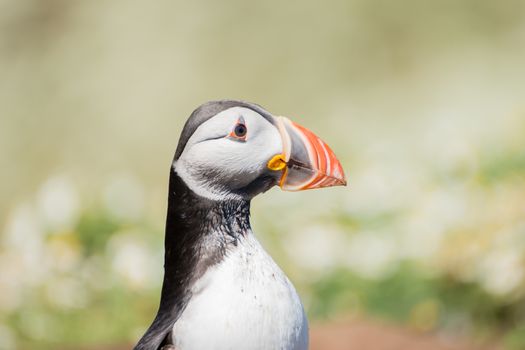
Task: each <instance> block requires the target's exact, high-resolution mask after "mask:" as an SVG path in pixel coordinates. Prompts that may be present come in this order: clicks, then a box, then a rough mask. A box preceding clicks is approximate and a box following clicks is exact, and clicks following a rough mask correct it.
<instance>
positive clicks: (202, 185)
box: [173, 100, 346, 200]
mask: <svg viewBox="0 0 525 350" xmlns="http://www.w3.org/2000/svg"><path fill="white" fill-rule="evenodd" d="M173 170H174V172H175V173H176V174H177V175H178V176H179V177H180V178H181V179H182V180H183V181H184V183H185V184H186V185H187V186H188V187H189V188H190V189H191V190H192V191H193V192H195V193H196V194H197V195H200V196H203V197H206V198H208V199H212V200H222V199H228V198H231V199H244V200H250V199H251V198H253V197H254V196H255V195H257V194H259V193H261V192H265V191H267V190H268V189H270V188H271V187H273V186H274V185H279V186H280V187H281V188H282V189H283V190H287V191H300V190H306V189H313V188H321V187H329V186H338V185H346V179H345V175H344V172H343V168H342V166H341V164H340V162H339V161H338V160H337V158H336V157H335V154H334V153H333V151H332V150H331V149H330V147H328V145H327V144H326V143H324V142H323V141H321V139H319V138H318V137H317V136H316V135H315V134H314V133H312V132H311V131H310V130H308V129H306V128H304V127H302V126H300V125H299V124H296V123H294V122H292V121H291V120H289V119H288V118H286V117H276V116H273V115H272V114H270V113H269V112H268V111H266V110H265V109H263V108H262V107H260V106H259V105H256V104H253V103H248V102H244V101H234V100H221V101H211V102H207V103H205V104H203V105H201V106H200V107H198V108H197V109H196V110H195V111H194V112H193V113H192V114H191V116H190V117H189V119H188V121H187V122H186V124H185V126H184V128H183V130H182V134H181V136H180V139H179V144H178V146H177V151H176V152H175V158H174V162H173Z"/></svg>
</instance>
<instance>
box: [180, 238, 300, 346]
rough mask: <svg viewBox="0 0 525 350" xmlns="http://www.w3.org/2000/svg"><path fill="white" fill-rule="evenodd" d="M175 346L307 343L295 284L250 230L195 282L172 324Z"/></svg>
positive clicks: (294, 344)
mask: <svg viewBox="0 0 525 350" xmlns="http://www.w3.org/2000/svg"><path fill="white" fill-rule="evenodd" d="M172 339H173V342H174V344H175V348H176V349H178V350H179V349H180V350H188V349H210V350H211V349H217V350H222V349H246V350H251V349H253V350H255V349H261V350H262V349H283V350H303V349H307V348H308V325H307V321H306V317H305V314H304V310H303V307H302V304H301V301H300V299H299V297H298V295H297V293H296V291H295V288H294V287H293V285H292V284H291V283H290V281H289V280H288V278H287V277H286V276H285V275H284V273H283V272H282V271H281V269H280V268H279V267H278V266H277V264H275V262H274V261H273V260H272V259H271V257H270V256H269V255H268V254H267V253H266V252H265V251H264V249H263V248H262V247H261V245H260V244H259V242H258V241H257V240H256V239H255V236H254V235H253V233H251V232H248V233H247V234H246V236H245V237H243V239H241V240H240V241H239V243H238V244H237V245H236V246H234V247H232V248H231V249H229V251H228V252H227V253H226V255H225V256H224V258H223V260H222V261H221V262H220V263H219V264H217V265H215V266H213V267H210V268H209V269H208V271H206V272H205V274H204V275H203V276H202V277H201V278H200V279H199V280H198V281H197V282H195V284H194V286H193V288H192V297H191V299H190V300H189V302H188V304H187V306H186V308H185V309H184V311H183V313H182V314H181V316H180V318H179V319H178V320H177V322H176V323H175V325H174V327H173V332H172Z"/></svg>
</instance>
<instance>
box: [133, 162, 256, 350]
mask: <svg viewBox="0 0 525 350" xmlns="http://www.w3.org/2000/svg"><path fill="white" fill-rule="evenodd" d="M249 219H250V202H249V201H248V200H233V199H228V200H221V201H215V200H210V199H207V198H203V197H200V196H198V195H197V194H195V193H194V192H193V191H192V190H191V189H190V188H188V186H187V185H186V184H185V183H184V181H182V179H181V178H180V177H179V176H178V175H177V174H176V173H175V172H174V171H173V170H171V173H170V183H169V196H168V213H167V219H166V236H165V243H164V244H165V256H164V282H163V285H162V295H161V300H160V306H159V311H158V313H157V316H156V318H155V320H154V321H153V324H152V325H151V326H150V328H149V329H148V331H147V332H146V334H145V335H144V336H143V337H142V339H141V340H140V342H139V343H138V344H137V346H136V347H135V349H136V350H145V349H148V350H149V349H156V348H157V347H156V346H158V345H160V344H161V343H163V342H165V341H166V340H165V338H166V336H167V335H168V334H169V333H170V330H171V328H172V327H173V324H174V323H175V321H176V320H177V319H178V318H179V316H180V314H181V313H182V311H183V310H184V308H185V307H186V304H187V303H188V300H189V299H190V298H191V287H192V285H193V283H194V282H195V281H196V280H197V279H198V278H199V277H201V276H202V275H203V274H204V273H205V272H206V270H207V269H208V268H209V267H210V266H213V265H216V264H218V263H219V262H221V260H222V259H223V257H224V255H225V254H226V253H227V251H228V250H229V249H232V248H233V247H235V246H236V245H237V244H238V243H239V241H240V240H241V239H243V237H244V236H245V235H246V234H247V233H248V232H249V231H250V220H249ZM168 341H169V339H168ZM152 345H153V346H155V347H153V346H152Z"/></svg>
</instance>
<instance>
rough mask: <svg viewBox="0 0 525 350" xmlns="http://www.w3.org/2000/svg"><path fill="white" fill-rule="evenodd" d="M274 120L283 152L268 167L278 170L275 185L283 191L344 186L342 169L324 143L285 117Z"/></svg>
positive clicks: (344, 179)
mask: <svg viewBox="0 0 525 350" xmlns="http://www.w3.org/2000/svg"><path fill="white" fill-rule="evenodd" d="M276 119H277V125H278V127H279V131H280V133H281V138H282V142H283V153H282V154H280V155H276V156H275V157H274V158H272V160H270V162H269V163H268V167H269V168H270V169H272V170H280V171H282V175H281V179H280V181H279V186H280V187H281V188H282V189H283V190H285V191H301V190H308V189H314V188H322V187H331V186H346V178H345V174H344V171H343V167H342V166H341V163H340V162H339V160H338V159H337V157H336V156H335V154H334V152H333V151H332V149H331V148H330V147H329V146H328V145H327V144H326V143H325V142H324V141H322V140H321V139H320V138H319V137H317V136H316V135H315V134H314V133H313V132H311V131H310V130H308V129H306V128H305V127H303V126H301V125H299V124H297V123H294V122H292V121H291V120H290V119H288V118H286V117H278V118H276Z"/></svg>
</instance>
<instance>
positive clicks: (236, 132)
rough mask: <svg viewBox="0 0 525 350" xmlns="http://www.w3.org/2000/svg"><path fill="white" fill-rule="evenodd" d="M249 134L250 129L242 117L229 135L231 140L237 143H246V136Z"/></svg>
mask: <svg viewBox="0 0 525 350" xmlns="http://www.w3.org/2000/svg"><path fill="white" fill-rule="evenodd" d="M247 133H248V128H247V127H246V124H245V123H244V119H243V118H242V117H241V118H239V120H238V121H237V124H235V126H234V127H233V130H232V131H231V132H230V134H229V135H228V136H229V137H230V138H231V139H234V140H236V141H243V142H244V141H246V134H247Z"/></svg>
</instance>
